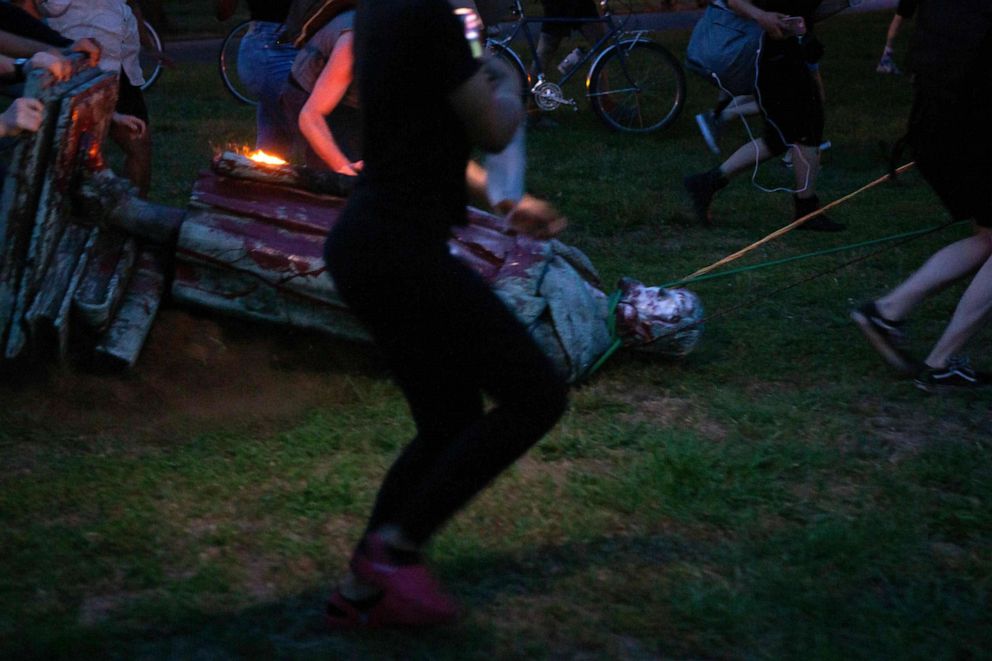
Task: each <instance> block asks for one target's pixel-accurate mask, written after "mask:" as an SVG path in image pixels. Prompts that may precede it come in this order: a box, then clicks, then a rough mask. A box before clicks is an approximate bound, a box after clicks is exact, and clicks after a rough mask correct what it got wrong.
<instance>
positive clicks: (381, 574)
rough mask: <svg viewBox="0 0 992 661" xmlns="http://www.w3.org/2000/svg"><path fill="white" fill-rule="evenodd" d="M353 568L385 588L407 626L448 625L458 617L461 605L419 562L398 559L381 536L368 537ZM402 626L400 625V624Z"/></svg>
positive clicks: (385, 598) (391, 607)
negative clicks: (403, 562)
mask: <svg viewBox="0 0 992 661" xmlns="http://www.w3.org/2000/svg"><path fill="white" fill-rule="evenodd" d="M351 569H352V571H354V572H355V574H357V575H358V576H359V577H360V578H361V579H363V580H365V581H367V582H369V583H371V584H372V585H375V586H376V587H378V588H381V589H382V591H383V594H384V596H383V601H384V602H386V603H387V604H388V608H389V612H390V613H391V616H392V617H395V618H401V619H402V620H403V624H410V625H414V626H427V625H435V624H448V623H451V622H454V621H455V620H456V619H457V618H458V604H457V603H456V602H455V600H454V598H453V597H451V596H450V595H449V594H447V593H446V592H445V591H444V589H443V588H442V587H441V584H440V582H438V580H437V579H436V578H434V576H432V575H431V573H430V571H428V569H427V566H426V565H424V564H423V562H421V561H420V560H419V559H417V560H414V561H412V562H410V563H409V564H401V563H398V562H397V560H396V554H395V553H393V552H392V551H391V550H390V548H389V546H388V545H387V544H386V542H385V541H384V540H383V539H382V537H380V536H379V535H377V534H374V533H373V534H371V535H369V536H368V537H366V538H365V540H364V541H363V542H362V544H361V545H360V546H359V548H358V550H357V551H355V555H354V556H353V557H352V559H351ZM397 623H398V622H397Z"/></svg>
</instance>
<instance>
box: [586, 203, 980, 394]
mask: <svg viewBox="0 0 992 661" xmlns="http://www.w3.org/2000/svg"><path fill="white" fill-rule="evenodd" d="M963 222H965V221H963V220H959V221H951V222H947V223H943V224H940V225H934V226H932V227H927V228H925V229H921V230H913V231H912V232H904V233H902V234H893V235H892V236H885V237H882V238H880V239H871V240H870V241H862V242H860V243H852V244H849V245H846V246H837V247H834V248H825V249H824V250H817V251H816V252H809V253H805V254H802V255H795V256H793V257H784V258H782V259H774V260H771V261H768V262H759V263H757V264H752V265H750V266H742V267H740V268H736V269H731V270H729V271H721V272H719V273H708V274H705V275H701V276H699V277H696V278H686V279H684V280H675V281H674V282H670V283H668V284H664V285H661V286H662V287H663V288H666V289H667V288H669V287H675V286H676V285H684V284H688V283H693V282H701V281H703V280H712V279H715V278H723V277H726V276H730V275H737V274H738V273H744V272H745V271H756V270H758V269H763V268H767V267H769V266H778V265H780V264H787V263H789V262H795V261H797V260H800V259H806V258H807V257H820V256H822V255H830V254H832V253H836V252H842V251H844V250H853V249H855V248H863V247H865V246H873V245H876V244H879V243H886V242H888V241H896V240H898V239H911V238H913V237H918V236H923V235H924V234H930V233H932V232H936V231H937V230H942V229H944V228H945V227H950V226H952V225H959V224H961V223H963ZM878 252H880V251H876V252H875V253H872V254H869V255H867V256H866V257H859V258H856V259H855V260H853V261H852V262H848V263H845V264H843V265H842V266H849V265H850V264H852V263H854V262H858V261H862V260H864V259H866V258H867V257H871V256H873V255H875V254H877V253H878ZM832 270H834V269H831V271H832ZM828 272H830V271H826V272H824V273H817V274H814V275H813V276H812V277H810V278H803V279H802V280H800V281H799V283H793V284H791V285H789V286H787V287H783V288H781V289H779V290H776V291H784V290H786V289H789V288H791V287H794V286H795V285H797V284H800V283H801V282H806V281H808V280H811V279H813V278H818V277H820V276H822V275H824V274H825V273H828ZM620 296H621V293H620V290H617V291H614V292H613V293H612V294H611V295H610V303H609V308H610V310H609V316H608V317H607V327H608V328H609V330H610V337H611V338H613V344H611V345H610V348H609V349H607V350H606V351H605V352H604V353H603V355H602V356H600V357H599V359H598V360H596V362H595V363H593V365H592V367H590V368H589V369H588V370H587V371H586V373H585V374H583V375H582V377H581V378H580V379H578V380H579V381H584V380H585V379H588V378H589V377H591V376H592V375H593V374H595V373H596V371H597V370H598V369H599V368H600V367H602V366H603V364H604V363H605V362H606V361H607V360H609V359H610V357H611V356H612V355H613V354H614V353H616V352H617V350H618V349H619V348H620V347H621V346H622V345H623V343H622V342H621V341H620V338H618V337H617V334H616V333H617V331H616V325H617V320H616V314H615V313H616V307H617V305H618V304H619V302H620ZM736 307H737V306H735V308H736ZM726 312H728V311H727V310H725V311H723V313H724V314H726ZM714 316H719V315H712V316H711V317H709V318H710V319H711V318H713V317H714ZM656 339H660V338H656Z"/></svg>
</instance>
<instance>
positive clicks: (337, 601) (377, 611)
mask: <svg viewBox="0 0 992 661" xmlns="http://www.w3.org/2000/svg"><path fill="white" fill-rule="evenodd" d="M450 621H451V620H450V618H449V619H441V618H438V617H437V616H435V615H433V614H430V613H425V612H423V611H418V610H415V609H412V608H409V607H408V606H406V605H405V604H403V603H402V602H400V601H399V600H397V599H396V598H395V596H393V595H390V594H389V593H383V595H382V597H381V598H380V599H379V600H378V601H376V602H375V603H374V604H372V605H371V606H369V607H368V608H367V609H363V608H360V607H358V606H356V605H355V604H353V603H352V602H350V601H348V600H347V599H345V598H344V597H343V596H342V595H341V592H340V591H336V592H335V593H334V594H332V595H331V598H330V599H328V600H327V611H326V614H325V616H324V622H325V623H326V624H327V628H329V629H333V630H335V631H349V630H355V629H381V628H384V627H429V626H436V625H440V624H448V623H449V622H450Z"/></svg>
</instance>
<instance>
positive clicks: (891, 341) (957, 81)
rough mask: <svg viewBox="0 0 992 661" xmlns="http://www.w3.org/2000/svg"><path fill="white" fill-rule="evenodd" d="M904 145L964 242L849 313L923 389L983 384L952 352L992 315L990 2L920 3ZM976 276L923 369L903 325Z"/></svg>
mask: <svg viewBox="0 0 992 661" xmlns="http://www.w3.org/2000/svg"><path fill="white" fill-rule="evenodd" d="M909 66H910V70H911V72H912V73H913V76H914V78H913V86H914V89H913V92H914V94H913V108H912V110H911V111H910V117H909V132H908V136H907V137H908V143H909V146H910V147H911V149H912V151H913V156H914V159H915V161H916V165H917V167H918V168H919V169H920V172H921V173H922V174H923V177H924V178H925V179H926V180H927V183H929V184H930V186H931V187H932V188H933V189H934V191H935V192H936V193H937V195H938V196H939V197H940V199H941V201H942V202H943V203H944V206H945V207H947V210H948V211H949V212H950V213H951V216H952V217H953V218H955V219H958V220H963V219H966V218H970V219H972V220H973V221H974V223H975V232H974V234H973V235H972V236H970V237H968V238H966V239H961V240H960V241H955V242H954V243H952V244H950V245H948V246H945V247H944V248H942V249H941V250H939V251H937V252H936V253H935V254H934V255H933V256H932V257H930V259H928V260H927V261H926V263H924V264H923V266H921V267H920V269H919V270H917V271H916V272H915V273H913V274H912V275H911V276H910V277H909V278H908V279H907V280H906V281H905V282H903V283H902V284H900V285H898V286H897V287H896V288H895V289H893V290H892V291H890V292H889V293H887V294H885V295H884V296H882V297H881V298H878V299H876V300H874V301H870V302H868V303H866V304H865V305H863V306H861V307H860V308H858V309H857V310H854V311H853V312H852V313H851V317H852V318H853V319H854V321H855V322H856V323H857V324H858V326H859V327H860V328H861V330H862V332H864V334H865V336H866V337H867V338H868V340H869V341H870V342H871V343H872V345H873V346H874V347H875V349H877V350H878V352H879V353H880V354H881V355H882V357H883V358H884V359H885V360H886V362H888V363H889V364H890V365H891V366H893V367H894V368H896V369H898V370H899V371H901V372H904V373H909V374H913V373H915V374H916V378H915V381H914V382H915V384H916V386H917V387H918V388H920V389H921V390H925V391H933V390H936V389H939V388H942V387H945V386H947V387H963V388H972V387H976V386H984V385H988V384H989V382H990V379H989V375H988V374H983V373H981V372H979V371H977V370H975V369H973V368H972V367H970V366H969V365H968V364H967V361H965V360H964V359H963V357H961V356H959V355H958V352H959V351H960V350H961V349H962V348H963V347H964V345H965V343H967V342H968V340H969V339H971V338H972V337H974V335H975V333H977V332H978V330H979V329H980V328H981V327H982V325H983V324H984V323H985V322H986V321H987V320H988V318H989V315H990V314H992V134H990V133H989V132H988V131H987V130H984V129H983V128H982V127H984V125H985V124H986V123H987V122H988V118H989V117H990V116H992V2H990V1H989V0H920V3H919V9H918V12H917V17H916V32H915V33H914V34H913V39H912V41H911V44H910V63H909ZM972 274H974V277H973V278H972V280H971V283H970V284H969V285H968V287H967V289H965V291H964V293H963V294H962V295H961V299H960V301H959V302H958V305H957V308H956V309H955V310H954V314H953V315H952V316H951V320H950V322H949V323H948V324H947V327H946V328H945V329H944V332H943V334H942V335H941V337H940V339H939V340H938V341H937V343H936V344H935V345H934V346H933V348H932V349H931V350H930V353H929V355H927V357H926V359H925V360H924V361H923V362H922V363H918V362H917V361H915V360H913V359H912V358H911V357H910V356H909V355H907V354H906V352H905V350H904V348H903V341H904V336H903V331H902V324H903V321H904V320H905V319H906V317H907V316H909V313H910V312H911V311H912V309H913V308H914V307H915V306H916V305H917V304H918V303H920V302H921V301H922V300H923V299H924V298H926V297H928V296H930V295H932V294H934V293H936V292H939V291H942V290H943V289H945V288H946V287H948V286H949V285H951V284H952V283H954V282H957V281H958V280H962V279H964V278H966V277H968V276H971V275H972Z"/></svg>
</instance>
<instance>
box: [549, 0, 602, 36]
mask: <svg viewBox="0 0 992 661" xmlns="http://www.w3.org/2000/svg"><path fill="white" fill-rule="evenodd" d="M541 5H542V6H543V7H544V15H545V16H546V17H554V18H597V17H599V11H597V10H596V3H595V1H594V0H541ZM581 27H582V23H581V22H575V23H573V22H562V23H542V24H541V32H543V33H544V34H547V35H552V36H556V37H567V36H569V35H570V34H572V31H573V30H578V29H580V28H581Z"/></svg>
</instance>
